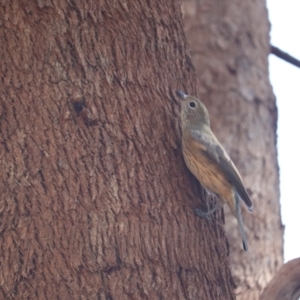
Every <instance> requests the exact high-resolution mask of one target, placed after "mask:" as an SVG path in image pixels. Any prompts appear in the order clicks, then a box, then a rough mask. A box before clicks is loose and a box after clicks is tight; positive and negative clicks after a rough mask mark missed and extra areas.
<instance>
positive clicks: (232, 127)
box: [182, 0, 283, 300]
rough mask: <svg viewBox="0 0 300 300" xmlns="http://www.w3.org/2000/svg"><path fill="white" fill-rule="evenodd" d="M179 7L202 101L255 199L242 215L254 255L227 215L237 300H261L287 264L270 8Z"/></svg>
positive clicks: (228, 2)
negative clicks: (270, 73) (245, 249)
mask: <svg viewBox="0 0 300 300" xmlns="http://www.w3.org/2000/svg"><path fill="white" fill-rule="evenodd" d="M182 9H183V14H184V24H185V32H186V35H187V39H188V42H189V44H190V47H191V54H192V61H193V64H194V65H195V68H196V72H197V77H198V82H199V83H198V86H199V93H200V94H201V95H202V97H201V99H202V100H203V102H204V103H205V104H206V106H207V107H208V110H209V112H210V116H211V123H212V127H213V130H214V131H215V133H216V135H217V136H218V137H219V139H220V141H221V142H222V144H223V145H224V146H225V148H226V149H227V150H228V152H229V154H230V156H231V158H232V159H233V161H234V162H235V163H236V165H237V168H238V169H239V170H240V172H241V174H242V177H243V178H244V182H245V185H246V187H247V188H248V192H249V194H250V195H251V198H252V200H253V202H254V209H253V214H252V215H250V214H248V213H247V211H246V209H244V210H243V216H244V223H245V227H246V233H247V236H248V239H249V248H250V252H249V254H245V253H243V251H242V250H241V247H240V235H239V231H238V230H237V229H236V228H237V225H236V221H235V219H234V218H232V216H231V213H230V212H229V213H228V214H226V229H227V236H228V238H229V244H230V252H231V269H232V273H233V276H234V280H235V283H236V293H237V295H238V299H247V300H249V299H258V297H259V294H260V293H261V291H262V290H263V288H264V287H265V285H266V284H267V283H268V282H269V281H270V279H271V278H272V277H273V275H274V274H275V273H276V271H277V270H278V268H279V267H280V265H281V264H282V260H283V227H282V224H281V219H280V205H279V180H278V177H279V176H278V165H277V153H276V126H277V125H276V124H277V123H276V122H277V109H276V104H275V98H274V95H273V93H272V88H271V86H270V82H269V79H268V54H269V50H270V46H269V30H270V25H269V23H268V16H267V10H266V3H265V1H263V0H260V1H250V0H248V1H232V0H225V1H200V0H185V1H184V2H183V6H182Z"/></svg>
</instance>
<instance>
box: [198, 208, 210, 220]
mask: <svg viewBox="0 0 300 300" xmlns="http://www.w3.org/2000/svg"><path fill="white" fill-rule="evenodd" d="M195 213H196V215H197V216H198V217H200V218H204V219H206V220H209V219H210V218H209V215H210V214H209V213H206V212H204V211H202V210H201V209H199V208H196V209H195Z"/></svg>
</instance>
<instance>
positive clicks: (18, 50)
mask: <svg viewBox="0 0 300 300" xmlns="http://www.w3.org/2000/svg"><path fill="white" fill-rule="evenodd" d="M0 7H1V13H0V22H1V26H0V51H1V52H0V54H1V55H0V57H1V75H0V76H1V80H0V93H1V94H0V95H1V98H0V99H1V105H0V116H1V117H0V126H1V144H0V145H1V148H0V149H1V152H0V157H1V178H0V192H1V195H2V201H1V208H0V212H1V227H0V228H1V236H0V239H1V254H0V264H1V269H0V284H1V289H0V297H1V299H89V300H90V299H106V300H107V299H218V300H219V299H234V298H235V296H234V293H233V285H232V278H231V274H230V270H229V261H228V260H229V258H228V245H227V244H226V239H225V235H224V231H223V226H221V223H220V222H221V221H219V222H216V221H215V217H213V218H212V219H213V220H212V221H211V222H207V221H206V220H202V219H200V218H198V217H196V216H195V214H194V208H195V207H196V206H197V205H198V204H199V202H200V201H201V200H200V198H199V191H200V189H199V186H198V184H197V182H196V180H195V179H194V178H193V176H192V175H191V174H190V173H189V171H188V170H187V168H186V167H185V165H184V162H183V158H182V153H181V142H180V130H179V128H180V127H179V109H180V102H179V100H178V99H177V98H176V97H175V96H174V95H175V93H174V92H175V90H176V89H178V88H182V89H183V90H185V91H189V92H191V94H196V93H195V76H194V72H193V67H192V65H191V63H190V60H189V57H188V55H187V54H186V46H185V37H184V32H183V29H182V25H181V13H180V7H179V3H177V2H174V1H172V0H168V1H167V0H166V1H160V0H152V1H146V0H141V1H135V0H128V1H117V0H115V1H96V0H94V1H93V0H90V1H87V2H85V1H76V0H74V1H64V0H61V1H51V0H47V1H46V0H44V1H43V0H39V1H25V0H24V1H16V0H15V1H6V2H5V1H4V2H2V5H1V6H0ZM183 85H184V87H183ZM263 100H264V99H261V101H263ZM270 101H271V100H270ZM250 103H251V105H252V106H253V105H254V104H253V103H252V102H250ZM267 103H269V102H266V104H267ZM272 103H273V102H272ZM256 105H258V104H256ZM252 106H251V107H252ZM249 107H250V104H249ZM255 107H256V108H257V109H261V113H265V114H266V115H267V117H268V116H269V113H268V112H269V111H268V110H267V106H253V108H255ZM264 107H265V108H264ZM271 108H273V106H271ZM235 112H236V111H234V112H233V113H235ZM213 113H214V112H213ZM250 116H251V115H250ZM215 125H218V124H217V123H215ZM231 130H233V129H232V128H231ZM270 133H273V130H270ZM231 138H232V136H231ZM267 141H269V142H270V149H272V147H273V142H274V141H273V140H267ZM267 141H266V142H264V141H263V142H262V145H265V144H266V143H267ZM227 146H228V144H227ZM268 149H269V148H268ZM273 152H274V151H273ZM273 152H272V153H273ZM272 153H271V154H270V158H266V159H265V163H266V164H267V166H269V164H270V159H271V158H272V156H271V155H273V154H272ZM235 157H236V158H237V156H236V155H235ZM247 159H248V157H247ZM252 161H253V160H252ZM272 165H275V162H273V164H272ZM247 166H248V167H250V166H253V169H251V170H249V174H250V173H253V172H257V169H256V165H247ZM266 170H269V169H266ZM242 171H243V169H242ZM250 171H251V172H250ZM244 173H245V172H244ZM273 177H274V178H277V176H276V174H274V176H273ZM261 179H262V178H261V176H258V180H259V181H258V182H260V180H261ZM246 182H247V183H248V184H249V183H251V181H250V179H249V177H246ZM263 184H266V182H265V181H263ZM248 186H249V185H248ZM250 187H251V189H252V188H253V192H255V193H256V192H257V191H258V188H257V187H256V186H254V187H252V186H250ZM272 192H273V186H270V193H272ZM257 196H258V195H257V194H255V198H257ZM263 197H265V193H264V194H263ZM270 197H271V194H270V195H269V197H268V198H263V199H264V201H270V199H271V198H270ZM268 199H269V200H268ZM276 203H277V202H275V203H274V205H273V207H274V209H277V206H276V205H277V204H276ZM256 211H258V210H256ZM263 212H264V210H263V211H262V213H261V214H259V211H258V212H257V215H256V213H255V214H254V216H255V219H256V218H260V217H261V216H264V214H263ZM261 222H262V221H261ZM272 222H273V219H272ZM246 223H247V224H248V226H251V219H250V218H247V219H246ZM253 224H258V222H256V223H254V222H253ZM253 226H254V225H253ZM270 226H271V227H272V226H273V223H272V224H270ZM249 228H252V227H249ZM272 228H273V227H272ZM264 236H265V232H262V233H261V234H260V235H259V236H258V237H259V238H263V237H264ZM265 241H266V243H269V240H267V239H266V240H265ZM237 245H240V243H237ZM257 245H258V244H257ZM255 246H256V244H254V241H253V242H252V245H251V247H252V249H255ZM268 249H269V248H268ZM245 257H246V256H245ZM249 257H252V256H249Z"/></svg>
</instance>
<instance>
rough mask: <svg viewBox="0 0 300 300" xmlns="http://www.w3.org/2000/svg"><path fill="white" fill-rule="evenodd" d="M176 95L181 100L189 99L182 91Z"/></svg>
mask: <svg viewBox="0 0 300 300" xmlns="http://www.w3.org/2000/svg"><path fill="white" fill-rule="evenodd" d="M176 94H177V96H178V97H179V98H181V99H185V98H186V97H187V95H186V94H185V93H184V92H182V91H176Z"/></svg>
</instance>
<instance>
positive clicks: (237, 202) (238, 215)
mask: <svg viewBox="0 0 300 300" xmlns="http://www.w3.org/2000/svg"><path fill="white" fill-rule="evenodd" d="M240 203H241V201H240V198H239V195H238V194H237V193H235V216H236V218H237V221H238V224H239V229H240V233H241V236H242V239H243V248H244V250H245V251H246V252H247V251H248V242H247V237H246V233H245V229H244V223H243V219H242V214H241V207H240Z"/></svg>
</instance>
